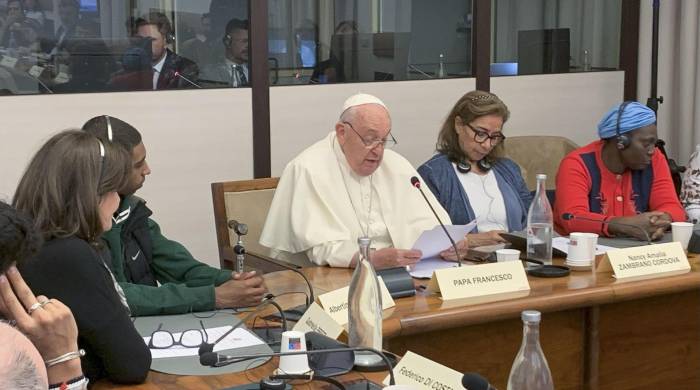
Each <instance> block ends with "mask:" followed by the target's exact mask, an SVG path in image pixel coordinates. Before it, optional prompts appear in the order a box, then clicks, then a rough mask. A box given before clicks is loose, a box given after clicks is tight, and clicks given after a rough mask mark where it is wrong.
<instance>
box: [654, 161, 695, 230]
mask: <svg viewBox="0 0 700 390" xmlns="http://www.w3.org/2000/svg"><path fill="white" fill-rule="evenodd" d="M651 164H652V167H653V168H654V182H653V183H652V184H651V194H650V195H649V210H651V211H663V212H665V213H668V215H670V216H671V219H672V220H673V221H674V222H677V221H685V220H686V219H687V218H686V215H685V210H684V209H683V206H681V202H680V200H679V199H678V195H677V194H676V188H675V187H674V185H673V179H672V178H671V170H670V169H669V168H668V162H667V161H666V158H665V157H664V155H663V153H661V152H660V151H659V150H658V149H657V150H656V153H654V156H653V157H652V160H651Z"/></svg>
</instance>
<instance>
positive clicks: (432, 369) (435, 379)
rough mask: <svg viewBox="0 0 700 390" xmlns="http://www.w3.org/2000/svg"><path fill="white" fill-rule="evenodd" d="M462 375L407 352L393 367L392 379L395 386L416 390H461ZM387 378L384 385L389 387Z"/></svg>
mask: <svg viewBox="0 0 700 390" xmlns="http://www.w3.org/2000/svg"><path fill="white" fill-rule="evenodd" d="M462 376H463V374H462V373H461V372H459V371H455V370H453V369H451V368H449V367H445V366H443V365H442V364H438V363H435V362H434V361H432V360H430V359H426V358H424V357H423V356H420V355H418V354H415V353H413V352H411V351H407V352H406V354H405V355H404V356H403V357H402V358H401V361H400V362H399V364H397V365H396V367H394V379H395V380H396V384H397V385H406V386H411V387H413V388H416V389H430V390H461V389H463V388H464V387H462ZM389 378H390V376H387V377H386V379H384V384H385V385H389Z"/></svg>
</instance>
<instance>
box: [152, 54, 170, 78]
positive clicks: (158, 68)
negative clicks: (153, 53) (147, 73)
mask: <svg viewBox="0 0 700 390" xmlns="http://www.w3.org/2000/svg"><path fill="white" fill-rule="evenodd" d="M166 58H168V52H167V51H166V52H165V55H163V58H161V59H160V61H158V62H157V63H156V64H155V65H153V70H155V71H156V72H158V73H160V71H161V70H162V69H163V64H165V59H166Z"/></svg>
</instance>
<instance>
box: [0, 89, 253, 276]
mask: <svg viewBox="0 0 700 390" xmlns="http://www.w3.org/2000/svg"><path fill="white" fill-rule="evenodd" d="M0 100H2V109H1V111H2V118H3V125H2V127H0V139H2V142H1V143H0V156H2V160H3V164H0V197H2V198H3V199H5V200H10V199H11V197H12V194H13V193H14V189H15V187H16V185H17V182H18V181H19V178H20V177H21V175H22V172H23V171H24V168H25V166H26V164H27V162H28V161H29V159H30V158H31V156H32V155H33V154H34V152H35V151H36V150H37V149H38V148H39V146H40V145H41V144H42V143H43V142H44V140H46V139H47V138H48V137H49V136H51V135H53V134H54V133H56V132H57V131H59V130H63V129H66V128H71V127H80V126H82V124H83V123H84V122H85V121H86V120H87V119H89V118H91V117H93V116H96V115H101V114H109V115H113V116H116V117H118V118H121V119H123V120H125V121H127V122H129V123H131V124H132V125H134V127H136V128H137V129H139V130H140V131H141V133H142V134H143V138H144V144H145V145H146V148H147V153H148V156H147V161H148V163H149V164H150V166H151V169H152V171H153V173H152V174H151V176H149V177H148V178H147V179H146V183H145V185H144V187H143V189H142V190H140V191H139V192H138V193H137V195H139V196H141V197H143V198H145V199H146V200H147V201H148V206H149V207H150V208H151V209H152V210H153V212H154V218H155V220H156V221H157V222H158V223H160V225H161V228H162V230H163V233H164V234H165V235H166V236H167V237H169V238H172V239H175V240H178V241H180V242H182V243H183V244H185V246H187V248H188V249H190V251H192V252H193V254H194V255H195V256H196V257H198V258H199V259H201V260H202V261H206V262H207V263H209V264H212V265H216V266H218V264H219V260H218V250H217V247H216V235H215V231H214V213H213V207H212V200H211V189H210V184H211V183H212V182H215V181H224V180H243V179H250V178H252V176H253V153H252V148H253V147H252V142H253V141H252V134H251V130H250V129H251V128H252V114H251V98H250V89H237V90H234V89H225V90H224V89H220V90H208V91H158V92H127V93H113V94H101V93H100V94H74V95H61V96H47V95H39V96H21V97H3V98H2V99H0Z"/></svg>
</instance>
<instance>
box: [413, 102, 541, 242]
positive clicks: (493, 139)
mask: <svg viewBox="0 0 700 390" xmlns="http://www.w3.org/2000/svg"><path fill="white" fill-rule="evenodd" d="M509 115H510V113H509V112H508V107H506V105H505V104H504V103H503V102H502V101H501V100H500V99H499V98H498V97H497V96H496V95H494V94H492V93H489V92H483V91H472V92H469V93H467V94H466V95H464V96H462V97H461V98H460V99H459V100H458V101H457V103H456V104H455V105H454V107H453V108H452V111H450V113H449V115H448V116H447V119H446V120H445V122H444V124H443V125H442V129H441V130H440V134H439V135H438V142H437V151H438V153H437V154H436V155H435V156H433V157H432V158H431V159H430V160H428V161H427V162H425V163H424V164H423V165H421V166H420V167H419V168H418V172H419V173H420V174H421V176H422V177H423V179H424V180H425V182H426V184H427V185H428V186H429V187H430V189H431V191H432V192H433V194H435V196H436V197H437V198H438V200H439V201H440V203H441V204H442V206H443V207H444V208H445V210H447V212H448V213H449V214H450V218H451V219H452V223H454V224H466V223H469V222H471V221H473V220H476V221H477V228H476V229H475V232H474V233H471V234H468V235H467V237H466V240H465V241H467V242H468V245H469V247H476V246H481V245H489V244H495V243H499V242H503V241H504V240H503V238H501V237H500V236H499V235H498V232H502V231H517V230H522V229H523V228H525V226H526V223H527V211H528V208H529V207H530V201H531V200H532V197H531V195H530V191H529V190H528V189H527V186H526V185H525V181H524V180H523V177H522V175H521V173H520V168H519V167H518V165H517V164H516V163H515V162H513V161H512V160H510V159H507V158H504V157H502V156H503V141H504V140H505V138H506V137H505V135H503V124H504V123H505V122H506V121H507V120H508V116H509Z"/></svg>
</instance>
